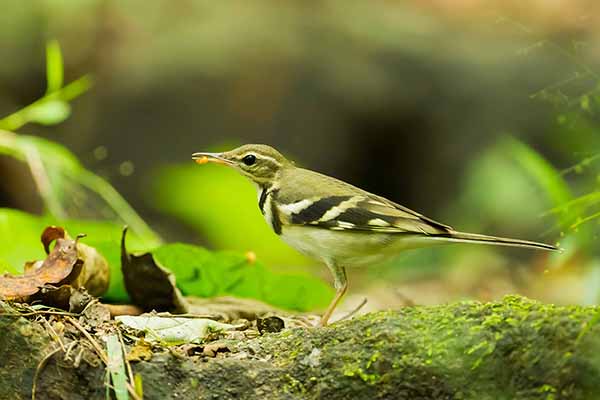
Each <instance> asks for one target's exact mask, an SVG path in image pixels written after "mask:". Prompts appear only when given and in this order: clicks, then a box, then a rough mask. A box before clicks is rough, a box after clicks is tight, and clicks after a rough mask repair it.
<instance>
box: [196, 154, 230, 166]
mask: <svg viewBox="0 0 600 400" xmlns="http://www.w3.org/2000/svg"><path fill="white" fill-rule="evenodd" d="M192 160H194V161H195V162H196V163H198V164H206V163H209V162H213V163H216V164H223V165H232V164H233V163H232V162H231V161H229V160H228V159H226V158H224V157H223V153H194V154H192Z"/></svg>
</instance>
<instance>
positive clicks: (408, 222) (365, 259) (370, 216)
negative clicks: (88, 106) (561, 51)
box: [192, 144, 559, 326]
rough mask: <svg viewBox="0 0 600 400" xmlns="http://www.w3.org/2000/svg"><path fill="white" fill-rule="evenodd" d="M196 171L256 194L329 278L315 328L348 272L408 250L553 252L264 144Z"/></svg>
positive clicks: (214, 158)
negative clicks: (451, 221)
mask: <svg viewBox="0 0 600 400" xmlns="http://www.w3.org/2000/svg"><path fill="white" fill-rule="evenodd" d="M192 159H193V160H194V161H195V162H196V163H198V164H206V163H209V162H210V163H216V164H222V165H226V166H229V167H232V168H234V169H235V170H237V171H238V172H240V173H241V174H242V175H243V176H245V177H246V178H248V179H249V180H250V181H251V182H252V183H254V185H255V186H256V189H257V194H258V196H257V197H258V206H259V209H260V211H261V213H262V214H263V216H264V218H265V220H266V222H267V223H268V224H269V225H270V226H271V228H272V229H273V231H274V232H275V233H276V234H277V235H279V236H280V237H281V239H283V241H284V242H286V243H287V244H288V245H290V246H291V247H293V248H295V249H296V250H298V251H299V252H301V253H303V254H305V255H307V256H309V257H311V258H313V259H316V260H320V261H321V262H323V263H324V264H325V265H326V266H327V267H328V269H329V270H330V271H331V274H332V276H333V286H334V288H335V295H334V297H333V299H332V300H331V302H330V303H329V306H328V307H327V309H326V311H325V313H324V314H323V315H322V317H321V319H320V322H319V326H327V324H328V323H329V319H330V317H331V315H332V314H333V312H334V310H335V308H336V307H337V305H338V303H339V302H340V300H341V299H342V297H343V296H344V294H345V293H346V291H347V289H348V279H347V275H346V268H348V267H360V266H367V265H371V264H375V263H379V262H381V261H384V260H386V259H389V258H391V257H394V256H395V255H397V254H398V253H399V252H401V251H403V250H407V249H413V248H419V247H425V246H429V245H434V244H442V243H482V244H491V245H501V246H516V247H526V248H534V249H541V250H559V249H558V248H557V247H556V246H553V245H550V244H545V243H538V242H533V241H528V240H520V239H510V238H504V237H496V236H488V235H482V234H476V233H467V232H460V231H457V230H455V229H453V228H452V227H451V226H449V225H445V224H442V223H440V222H437V221H435V220H433V219H431V218H428V217H426V216H424V215H423V214H420V213H418V212H416V211H413V210H411V209H409V208H407V207H404V206H402V205H400V204H397V203H395V202H393V201H391V200H388V199H386V198H384V197H382V196H378V195H376V194H373V193H369V192H367V191H365V190H362V189H360V188H358V187H356V186H353V185H351V184H349V183H346V182H344V181H341V180H339V179H336V178H333V177H331V176H327V175H324V174H321V173H318V172H315V171H311V170H309V169H304V168H300V167H298V166H296V165H295V164H294V163H293V162H292V161H290V160H288V159H287V158H286V157H284V156H283V155H282V154H281V153H280V152H279V151H277V150H276V149H274V148H273V147H270V146H268V145H264V144H245V145H243V146H240V147H238V148H235V149H233V150H231V151H226V152H222V153H206V152H198V153H194V154H192Z"/></svg>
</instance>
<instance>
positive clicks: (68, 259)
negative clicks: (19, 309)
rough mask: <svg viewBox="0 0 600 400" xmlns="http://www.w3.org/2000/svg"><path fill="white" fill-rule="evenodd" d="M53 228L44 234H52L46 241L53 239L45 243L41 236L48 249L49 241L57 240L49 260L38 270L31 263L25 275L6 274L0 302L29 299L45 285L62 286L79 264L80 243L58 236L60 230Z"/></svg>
mask: <svg viewBox="0 0 600 400" xmlns="http://www.w3.org/2000/svg"><path fill="white" fill-rule="evenodd" d="M53 228H54V227H50V228H47V229H46V230H45V231H44V234H46V232H47V231H49V235H48V236H47V238H51V240H50V241H49V242H48V241H44V234H43V235H42V242H43V244H44V248H46V249H48V246H49V245H50V242H52V241H54V240H56V246H54V249H53V250H52V251H51V252H50V253H49V254H48V258H46V260H45V261H44V262H43V263H42V264H41V265H39V267H37V268H36V266H37V264H35V263H33V264H30V266H29V267H28V268H27V274H26V275H21V276H12V275H9V274H5V275H4V276H2V277H0V299H2V300H24V299H27V298H28V297H29V296H31V295H33V294H35V293H37V292H38V291H39V290H40V288H41V287H42V286H44V285H47V284H62V281H63V280H65V279H66V278H67V277H69V275H70V274H71V272H73V268H74V267H75V264H76V263H77V241H75V240H71V239H65V238H64V237H63V238H61V237H57V236H56V232H57V230H55V229H53ZM63 234H64V230H63ZM47 238H46V239H47ZM79 272H81V269H80V268H78V269H76V271H75V274H77V275H78V273H79ZM65 283H68V282H65Z"/></svg>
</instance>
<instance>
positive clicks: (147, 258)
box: [121, 228, 189, 314]
mask: <svg viewBox="0 0 600 400" xmlns="http://www.w3.org/2000/svg"><path fill="white" fill-rule="evenodd" d="M126 236H127V228H125V229H123V236H122V238H121V270H122V271H123V280H124V282H125V288H126V289H127V293H128V294H129V297H130V298H131V301H132V303H133V304H135V305H137V306H140V307H142V308H143V309H144V310H147V311H151V310H156V311H170V312H173V313H175V314H184V313H186V312H188V308H189V306H188V303H187V301H186V300H185V299H184V298H183V295H182V294H181V292H180V291H179V289H178V288H177V285H176V284H175V275H173V273H172V272H171V271H169V270H168V269H166V268H163V267H161V266H160V265H158V264H157V263H156V262H155V260H154V256H153V255H152V253H144V254H140V255H135V254H130V253H128V252H127V248H126V246H125V237H126Z"/></svg>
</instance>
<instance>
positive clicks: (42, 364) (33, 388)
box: [31, 348, 61, 400]
mask: <svg viewBox="0 0 600 400" xmlns="http://www.w3.org/2000/svg"><path fill="white" fill-rule="evenodd" d="M59 351H61V349H60V348H56V349H54V350H52V351H51V352H50V353H48V354H46V356H44V358H42V359H41V360H40V362H39V364H38V366H37V368H36V369H35V374H34V375H33V385H32V386H31V400H35V391H36V389H37V380H38V377H39V375H40V373H41V372H42V370H43V369H44V367H45V366H46V364H47V363H48V360H50V359H51V358H52V356H54V355H55V354H56V353H58V352H59Z"/></svg>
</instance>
